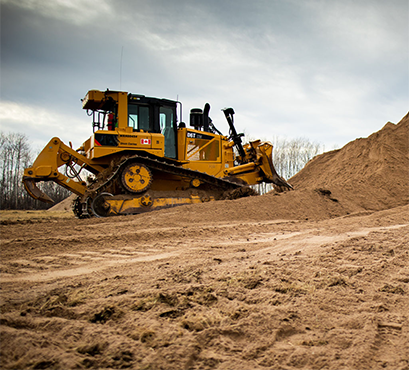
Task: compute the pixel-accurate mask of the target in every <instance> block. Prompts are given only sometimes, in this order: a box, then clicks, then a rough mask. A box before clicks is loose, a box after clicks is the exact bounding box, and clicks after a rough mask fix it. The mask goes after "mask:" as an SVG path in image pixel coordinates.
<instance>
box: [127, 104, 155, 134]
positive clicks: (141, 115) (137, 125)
mask: <svg viewBox="0 0 409 370" xmlns="http://www.w3.org/2000/svg"><path fill="white" fill-rule="evenodd" d="M128 126H129V127H132V128H133V129H134V130H135V131H139V130H143V131H151V127H150V123H149V107H147V106H143V105H134V104H129V105H128Z"/></svg>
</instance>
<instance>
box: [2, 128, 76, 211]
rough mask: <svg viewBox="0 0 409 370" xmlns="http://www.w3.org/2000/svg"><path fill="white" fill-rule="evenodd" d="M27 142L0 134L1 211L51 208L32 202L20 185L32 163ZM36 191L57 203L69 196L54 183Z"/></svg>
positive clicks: (20, 137) (49, 183) (9, 135)
mask: <svg viewBox="0 0 409 370" xmlns="http://www.w3.org/2000/svg"><path fill="white" fill-rule="evenodd" d="M34 159H35V156H34V155H33V152H32V149H31V146H30V143H29V141H28V138H27V136H26V135H24V134H20V133H8V134H5V133H3V132H0V209H48V208H50V207H52V205H50V204H47V203H44V202H40V201H38V200H35V199H33V198H32V197H30V195H29V194H28V193H27V192H26V191H25V189H24V185H23V183H22V178H23V172H24V169H25V168H27V167H30V165H31V164H32V163H33V162H34ZM38 187H39V188H40V189H41V190H42V191H43V192H44V193H46V194H48V195H49V196H50V197H51V198H52V199H53V200H55V201H56V202H60V201H61V200H63V199H65V198H66V197H67V196H68V195H70V194H71V193H70V192H69V191H68V190H66V189H64V188H62V187H61V186H58V185H57V184H56V183H54V182H51V181H50V182H42V183H39V184H38Z"/></svg>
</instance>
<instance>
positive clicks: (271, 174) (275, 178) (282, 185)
mask: <svg viewBox="0 0 409 370" xmlns="http://www.w3.org/2000/svg"><path fill="white" fill-rule="evenodd" d="M258 148H259V149H260V153H261V154H262V165H261V168H262V169H263V172H264V174H265V175H266V177H267V178H268V179H269V180H270V181H271V182H272V183H273V187H274V189H275V190H276V191H278V192H283V191H286V190H293V187H292V186H291V185H290V184H289V183H288V182H287V181H286V180H284V179H283V178H282V177H281V176H280V175H279V174H278V173H277V171H276V169H275V168H274V164H273V159H272V155H271V151H272V149H273V147H272V145H271V144H269V143H264V144H261V145H259V146H258Z"/></svg>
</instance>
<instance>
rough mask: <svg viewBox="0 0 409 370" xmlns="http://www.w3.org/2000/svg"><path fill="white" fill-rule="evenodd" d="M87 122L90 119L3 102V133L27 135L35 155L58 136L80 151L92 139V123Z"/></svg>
mask: <svg viewBox="0 0 409 370" xmlns="http://www.w3.org/2000/svg"><path fill="white" fill-rule="evenodd" d="M87 121H89V119H88V118H87V117H86V116H85V117H84V118H83V119H81V118H79V117H78V118H76V117H73V115H71V114H62V113H61V112H58V111H55V110H52V109H45V108H39V107H38V106H34V105H25V104H19V103H15V102H10V101H0V122H1V130H2V131H3V132H6V133H7V132H19V133H23V134H25V135H26V136H27V137H28V138H29V141H30V144H31V147H32V148H33V149H34V150H35V151H39V150H40V149H42V148H43V147H44V146H45V144H46V143H47V142H48V141H49V140H51V138H53V137H54V136H57V137H60V138H61V139H62V140H63V141H64V142H65V143H66V144H68V143H69V142H70V141H71V142H72V143H73V145H74V147H75V148H77V147H79V146H80V144H82V143H83V142H84V141H85V140H86V139H87V138H88V136H90V132H91V131H90V128H91V123H89V124H87Z"/></svg>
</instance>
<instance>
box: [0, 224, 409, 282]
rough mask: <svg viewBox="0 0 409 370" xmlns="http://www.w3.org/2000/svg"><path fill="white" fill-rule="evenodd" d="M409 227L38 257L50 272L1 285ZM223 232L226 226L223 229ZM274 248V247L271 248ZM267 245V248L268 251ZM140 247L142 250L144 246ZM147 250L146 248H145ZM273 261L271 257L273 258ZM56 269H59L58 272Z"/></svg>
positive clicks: (292, 248) (288, 248) (300, 246)
mask: <svg viewBox="0 0 409 370" xmlns="http://www.w3.org/2000/svg"><path fill="white" fill-rule="evenodd" d="M408 225H409V224H398V225H391V226H381V227H369V228H361V229H358V230H356V231H346V232H342V233H335V234H334V233H325V234H324V233H323V232H322V230H319V229H307V230H304V231H295V232H287V233H285V232H284V233H283V232H271V233H254V234H251V235H249V237H246V238H237V239H236V238H234V239H231V238H224V239H220V237H217V238H210V239H207V240H205V241H204V240H202V239H201V238H196V239H186V238H184V239H183V242H182V241H181V240H182V238H180V240H174V241H173V242H176V245H175V246H169V245H166V244H169V243H168V241H167V238H164V239H165V240H164V241H163V243H164V245H163V246H161V247H162V248H159V249H154V250H152V249H150V251H149V250H148V251H146V249H145V251H144V252H140V251H132V252H130V251H129V249H130V248H129V247H125V248H124V247H122V248H117V249H115V250H104V251H102V252H95V251H82V252H81V253H77V254H69V253H60V254H56V255H54V256H50V257H48V258H47V257H44V256H43V257H39V258H38V259H39V260H40V261H44V260H48V262H49V263H51V264H49V265H48V266H47V265H45V266H44V265H43V266H38V265H37V266H35V264H33V263H31V264H30V266H29V268H31V269H34V270H35V269H36V268H39V267H40V268H42V269H48V271H41V272H38V271H33V272H28V273H24V272H23V273H22V274H21V275H19V276H16V275H15V274H2V277H1V282H2V283H12V282H19V281H31V282H41V281H48V280H55V279H62V278H68V277H75V276H80V275H86V274H91V273H95V272H100V271H102V270H105V269H108V268H111V267H115V266H121V265H129V264H136V263H142V262H152V261H157V260H163V259H171V258H174V257H178V256H181V255H183V254H185V255H186V254H190V253H193V254H196V253H197V251H198V250H206V249H209V248H215V247H217V248H223V247H224V248H225V247H228V246H233V245H234V247H235V248H236V247H243V246H252V247H253V248H255V249H256V251H255V256H258V257H260V256H261V255H265V254H271V253H275V254H276V258H278V256H279V255H280V254H281V255H284V254H287V253H294V252H295V253H299V252H301V251H302V253H303V254H309V255H311V254H314V253H317V252H319V251H320V247H321V246H322V245H328V244H332V243H335V242H340V241H345V240H348V239H352V238H356V237H360V236H366V235H368V234H369V233H371V232H374V231H386V230H389V229H398V228H402V227H405V226H408ZM221 227H222V228H224V227H225V225H223V226H221ZM271 244H273V245H271ZM266 245H268V246H267V247H265V246H266ZM140 247H143V245H141V246H140ZM145 247H146V246H145ZM163 249H170V251H168V252H164V251H163ZM222 253H223V255H224V256H225V257H227V259H228V256H229V255H233V254H236V252H235V251H234V252H230V251H229V250H226V249H223V250H222ZM67 257H68V258H72V259H73V260H72V261H71V262H70V263H71V264H74V265H75V266H73V267H71V268H58V266H61V265H62V262H61V260H65V259H66V258H67ZM270 258H271V257H270ZM24 262H27V263H28V262H29V261H25V260H22V259H18V260H13V261H8V263H9V264H16V263H20V264H21V263H24ZM56 267H57V268H56Z"/></svg>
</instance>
